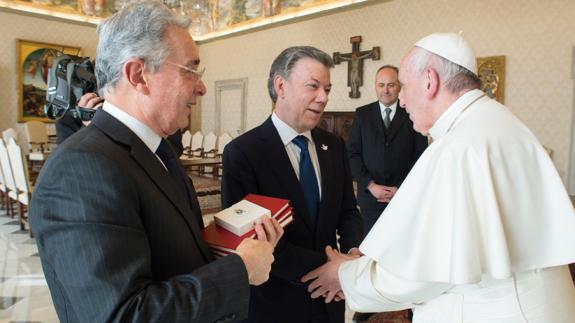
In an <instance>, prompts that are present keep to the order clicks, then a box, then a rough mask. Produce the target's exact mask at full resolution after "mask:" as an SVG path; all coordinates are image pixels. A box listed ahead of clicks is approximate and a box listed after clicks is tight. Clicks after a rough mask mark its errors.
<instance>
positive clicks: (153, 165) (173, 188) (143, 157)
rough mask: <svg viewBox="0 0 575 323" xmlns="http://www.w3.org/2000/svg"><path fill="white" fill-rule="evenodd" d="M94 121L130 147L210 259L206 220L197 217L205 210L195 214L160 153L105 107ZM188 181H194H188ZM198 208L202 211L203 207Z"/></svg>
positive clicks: (108, 133) (116, 139) (115, 138)
mask: <svg viewBox="0 0 575 323" xmlns="http://www.w3.org/2000/svg"><path fill="white" fill-rule="evenodd" d="M92 124H94V126H96V127H98V128H99V129H100V130H101V131H103V132H104V133H105V134H106V135H108V136H109V137H111V138H112V139H113V140H114V141H116V142H118V143H120V144H122V145H124V146H127V147H129V149H130V156H131V157H132V159H133V160H134V161H135V162H136V163H137V164H138V165H140V167H141V168H142V169H143V170H144V171H145V172H146V174H148V176H149V177H150V179H151V180H152V181H153V182H154V183H155V184H156V186H157V187H158V188H159V190H160V191H161V192H162V193H163V194H164V196H165V197H166V198H167V199H168V200H169V201H170V202H171V203H172V204H173V205H174V206H175V207H176V209H177V210H178V211H179V213H180V215H181V216H182V217H183V218H184V220H185V221H186V223H187V224H188V227H189V228H190V230H191V231H192V232H193V236H194V239H195V240H196V242H197V244H198V246H199V247H200V250H202V253H203V254H204V257H205V258H206V260H209V259H211V253H210V252H209V249H208V247H207V245H206V244H205V243H204V242H203V240H202V239H201V232H200V229H201V228H200V227H201V225H200V223H203V222H202V221H200V220H198V219H196V218H194V217H196V216H197V217H201V213H198V214H197V215H196V214H193V213H194V212H192V210H191V208H190V205H189V203H188V201H186V200H185V199H184V198H183V196H182V194H181V193H180V192H179V190H178V187H177V185H176V183H175V182H174V180H173V179H172V178H171V177H170V176H169V174H168V173H167V171H166V169H165V168H164V166H163V165H162V163H161V162H160V161H159V160H158V158H157V157H156V155H155V154H154V153H152V151H150V149H149V148H148V147H147V146H146V145H145V144H144V142H142V140H141V139H140V138H138V136H136V135H135V134H134V133H133V132H132V131H131V130H130V129H129V128H128V127H126V126H125V125H124V124H123V123H121V122H120V121H118V120H117V119H116V118H114V117H112V116H111V115H110V114H108V113H107V112H105V111H103V110H102V111H98V113H97V114H96V115H95V116H94V120H93V121H92ZM187 185H190V184H189V183H187ZM188 188H189V189H190V190H189V192H191V193H192V195H191V196H190V199H191V200H192V201H193V202H192V204H193V203H196V204H197V197H196V196H195V195H194V194H195V190H193V188H191V187H189V186H188ZM193 205H195V204H193ZM193 205H192V206H193ZM194 209H195V208H194ZM194 211H196V210H194ZM196 212H200V211H199V208H198V210H197V211H196Z"/></svg>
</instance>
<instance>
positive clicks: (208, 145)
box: [203, 131, 218, 157]
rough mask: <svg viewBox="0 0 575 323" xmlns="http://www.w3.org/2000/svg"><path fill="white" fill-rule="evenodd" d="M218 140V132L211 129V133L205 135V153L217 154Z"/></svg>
mask: <svg viewBox="0 0 575 323" xmlns="http://www.w3.org/2000/svg"><path fill="white" fill-rule="evenodd" d="M217 140H218V137H216V134H215V133H214V132H213V131H210V133H208V134H207V135H206V136H205V137H204V146H203V147H204V153H209V154H211V155H215V151H216V141H217ZM207 157H214V156H207Z"/></svg>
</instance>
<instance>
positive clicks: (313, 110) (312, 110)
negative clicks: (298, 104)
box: [307, 108, 323, 114]
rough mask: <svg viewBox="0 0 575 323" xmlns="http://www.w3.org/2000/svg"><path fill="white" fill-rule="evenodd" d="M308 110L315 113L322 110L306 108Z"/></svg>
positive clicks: (319, 112)
mask: <svg viewBox="0 0 575 323" xmlns="http://www.w3.org/2000/svg"><path fill="white" fill-rule="evenodd" d="M307 110H308V111H310V112H312V113H315V114H321V113H322V112H323V110H315V109H309V108H308V109H307Z"/></svg>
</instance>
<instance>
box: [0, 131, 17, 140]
mask: <svg viewBox="0 0 575 323" xmlns="http://www.w3.org/2000/svg"><path fill="white" fill-rule="evenodd" d="M2 138H3V139H4V143H8V140H9V139H10V138H14V140H16V141H18V133H17V132H16V130H14V129H13V128H8V129H6V130H4V131H2Z"/></svg>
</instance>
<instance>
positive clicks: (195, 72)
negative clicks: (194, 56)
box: [166, 61, 206, 79]
mask: <svg viewBox="0 0 575 323" xmlns="http://www.w3.org/2000/svg"><path fill="white" fill-rule="evenodd" d="M166 63H168V64H171V65H174V66H177V67H179V68H181V69H183V70H185V71H186V72H188V73H191V74H193V75H196V76H197V77H198V79H201V78H202V76H203V75H204V72H205V71H206V68H205V67H202V68H200V69H194V68H191V67H188V66H185V65H181V64H178V63H174V62H170V61H166Z"/></svg>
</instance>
